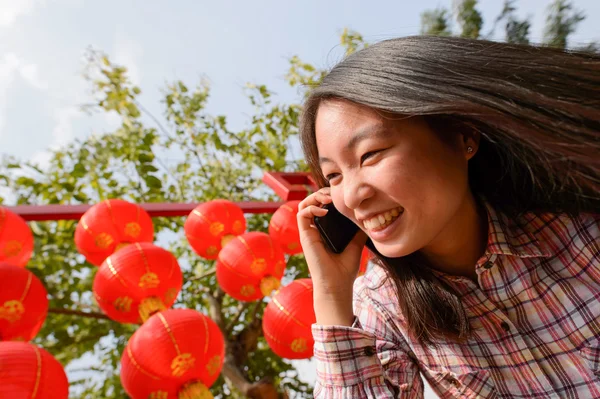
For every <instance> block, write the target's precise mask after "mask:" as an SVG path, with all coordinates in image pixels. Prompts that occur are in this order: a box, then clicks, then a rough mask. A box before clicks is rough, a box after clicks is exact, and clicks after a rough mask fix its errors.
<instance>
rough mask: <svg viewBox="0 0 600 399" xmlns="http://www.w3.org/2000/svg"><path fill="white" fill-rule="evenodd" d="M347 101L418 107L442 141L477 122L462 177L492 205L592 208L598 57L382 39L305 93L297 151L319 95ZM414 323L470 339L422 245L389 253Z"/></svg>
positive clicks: (309, 154) (599, 198) (312, 145)
mask: <svg viewBox="0 0 600 399" xmlns="http://www.w3.org/2000/svg"><path fill="white" fill-rule="evenodd" d="M330 99H344V100H347V101H351V102H354V103H357V104H361V105H364V106H367V107H370V108H373V109H376V110H379V111H384V112H386V113H392V114H397V115H399V116H417V115H418V116H422V117H424V119H425V120H426V121H427V122H428V123H429V124H430V126H431V127H432V128H433V129H434V131H436V132H437V133H438V134H439V135H440V136H441V137H442V138H444V137H446V138H447V137H449V135H452V134H456V133H457V132H460V131H478V132H479V133H480V134H481V142H480V146H479V149H478V152H477V154H476V155H475V156H474V157H473V158H472V159H471V160H470V161H469V185H470V188H471V191H472V192H473V193H474V194H476V195H477V194H480V195H482V196H483V197H484V198H485V199H486V200H487V201H488V202H489V203H490V204H491V205H492V206H493V207H494V208H496V209H498V210H499V211H501V212H503V213H505V214H507V215H509V216H511V217H518V215H520V214H523V213H525V212H528V211H538V212H555V213H561V212H565V213H569V214H571V215H574V214H578V213H581V212H600V56H599V55H598V54H592V53H578V52H572V51H564V50H559V49H554V48H549V47H535V46H527V45H518V44H508V43H496V42H490V41H484V40H472V39H465V38H456V37H435V36H412V37H404V38H399V39H393V40H386V41H383V42H380V43H377V44H375V45H372V46H369V47H367V48H365V49H363V50H361V51H358V52H356V53H354V54H352V55H350V56H349V57H347V58H346V59H345V60H344V61H342V62H341V63H339V64H338V65H337V66H335V67H334V68H333V69H332V70H331V71H330V72H329V74H328V75H327V76H326V77H325V78H324V80H323V82H322V83H321V84H320V85H319V86H318V87H316V88H313V89H312V90H311V92H310V93H309V96H308V98H307V99H306V102H305V105H304V110H303V114H302V118H301V122H300V139H301V142H302V148H303V151H304V155H305V158H306V160H307V162H308V164H309V166H310V167H311V170H312V172H313V174H314V176H315V179H316V180H317V182H318V183H319V184H320V185H321V186H325V185H327V183H326V179H325V177H324V176H323V174H322V173H321V168H320V165H319V162H318V159H319V156H318V148H317V144H316V139H315V118H316V115H317V110H318V108H319V105H320V104H321V102H322V101H327V100H330ZM378 258H379V264H380V265H381V266H383V267H384V268H385V270H386V272H387V274H388V276H389V277H390V278H392V279H393V280H394V281H395V283H396V287H397V290H398V301H399V304H400V308H401V311H402V313H403V316H404V317H405V318H406V320H407V325H408V326H409V329H410V332H411V333H412V334H413V335H414V337H416V338H417V339H419V340H420V341H421V342H422V343H424V344H432V343H434V341H437V340H444V339H450V340H455V341H462V340H464V339H466V338H468V336H469V334H470V328H469V323H468V318H467V316H466V313H465V311H464V308H463V306H462V304H461V301H460V298H459V297H458V295H457V294H456V293H455V292H454V291H453V290H452V288H451V287H449V286H448V285H446V284H444V283H443V282H442V281H441V280H439V279H437V278H436V277H435V276H434V275H433V274H432V273H431V272H429V270H428V267H426V265H427V263H426V261H425V260H424V259H423V258H422V257H420V256H419V254H418V253H415V254H412V255H409V256H406V257H402V258H394V259H391V258H385V257H383V256H381V255H380V254H379V256H378Z"/></svg>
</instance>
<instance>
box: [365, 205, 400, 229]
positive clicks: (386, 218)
mask: <svg viewBox="0 0 600 399" xmlns="http://www.w3.org/2000/svg"><path fill="white" fill-rule="evenodd" d="M403 211H404V210H403V209H402V208H395V209H392V210H391V211H387V212H385V213H382V214H379V215H377V216H375V217H373V218H371V219H368V220H365V221H363V225H364V226H365V228H366V229H367V230H374V229H378V228H380V227H381V226H387V225H388V224H390V222H392V221H393V220H395V219H396V217H397V216H398V215H400V213H402V212H403Z"/></svg>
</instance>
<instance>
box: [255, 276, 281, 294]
mask: <svg viewBox="0 0 600 399" xmlns="http://www.w3.org/2000/svg"><path fill="white" fill-rule="evenodd" d="M280 285H281V283H280V281H279V280H278V279H276V278H275V277H273V276H267V277H265V278H263V279H262V280H260V292H262V294H263V295H264V296H269V295H271V293H272V292H273V291H275V290H276V289H278V288H279V286H280Z"/></svg>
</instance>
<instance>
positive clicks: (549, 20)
mask: <svg viewBox="0 0 600 399" xmlns="http://www.w3.org/2000/svg"><path fill="white" fill-rule="evenodd" d="M584 19H585V15H584V14H583V12H582V11H577V10H575V9H574V8H573V4H572V3H571V2H569V1H567V0H554V2H553V3H552V4H550V6H549V7H548V15H547V16H546V28H545V30H544V42H545V43H546V44H547V45H549V46H552V47H559V48H566V47H567V38H568V37H569V35H570V34H571V33H573V32H575V30H576V28H577V25H578V24H579V23H580V22H581V21H583V20H584Z"/></svg>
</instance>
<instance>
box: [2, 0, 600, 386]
mask: <svg viewBox="0 0 600 399" xmlns="http://www.w3.org/2000/svg"><path fill="white" fill-rule="evenodd" d="M502 3H503V2H502V0H482V1H480V2H479V9H480V10H481V11H482V12H483V15H484V20H485V21H488V24H486V25H485V27H484V32H487V31H488V29H489V27H490V25H489V22H490V21H491V20H492V19H493V18H494V17H495V16H496V15H497V14H498V13H499V11H500V9H501V7H502ZM574 3H575V5H576V7H577V8H578V9H581V10H584V11H585V12H586V14H587V19H586V20H585V21H583V22H582V23H581V24H580V26H579V28H578V31H577V32H576V34H574V35H573V36H572V41H573V42H578V43H585V42H589V41H591V40H600V30H599V29H598V28H597V24H598V22H597V21H600V1H598V0H575V1H574ZM451 4H452V0H421V1H403V0H396V1H375V0H371V1H368V2H367V1H357V0H346V1H339V0H331V1H316V0H305V1H302V2H284V1H272V0H268V1H267V0H265V1H253V2H248V1H238V2H234V1H230V0H229V1H226V0H222V1H212V2H208V1H192V0H178V1H168V2H167V1H157V0H146V1H141V0H132V1H123V0H118V1H117V0H104V1H89V0H88V1H86V0H0V154H9V155H14V156H17V157H20V158H22V159H34V160H37V161H39V162H41V163H42V165H43V163H44V161H45V160H46V159H47V150H48V148H52V147H56V146H59V145H61V144H64V143H67V142H68V141H69V140H72V139H73V138H76V137H85V136H86V135H89V134H91V133H92V132H102V131H107V130H109V129H111V127H115V126H116V123H118V121H117V120H116V118H114V117H111V116H110V115H104V116H94V117H91V116H89V115H87V114H84V113H82V112H80V111H79V107H80V106H81V105H82V104H84V103H87V102H89V101H90V97H89V86H88V85H87V83H86V82H85V81H84V80H83V78H82V77H81V74H82V72H83V67H84V61H83V58H82V55H83V53H84V51H85V49H86V48H88V47H90V46H92V47H94V48H96V49H99V50H102V51H104V52H106V53H107V54H108V55H109V56H110V57H111V58H112V59H113V60H114V61H116V62H118V63H121V64H123V65H125V66H126V67H127V68H129V70H130V71H131V77H132V79H133V81H134V82H135V83H136V84H138V85H139V86H140V87H141V88H142V91H143V95H142V97H141V102H142V103H143V105H144V106H145V107H146V108H148V109H149V110H150V111H151V112H152V113H153V114H155V115H157V116H160V115H162V106H161V104H160V102H159V101H160V99H161V89H162V88H163V87H164V86H165V84H166V82H168V81H173V80H176V79H181V80H183V81H184V82H186V83H187V84H188V85H194V84H195V83H197V82H198V81H199V80H200V79H201V78H206V79H208V81H209V82H210V84H211V87H212V96H211V99H210V101H209V111H211V112H212V113H215V114H217V113H218V114H225V115H227V116H228V118H229V120H230V122H231V124H232V127H233V128H235V127H241V126H243V125H244V124H245V123H246V121H247V120H248V118H249V115H250V113H251V112H252V108H251V107H250V106H249V104H248V103H247V101H246V99H245V97H244V96H243V94H242V88H243V86H244V85H245V84H246V83H247V82H253V83H261V84H266V85H267V86H268V87H269V88H270V89H271V90H272V91H275V92H276V93H277V94H278V96H279V97H278V99H279V101H298V95H297V93H296V92H295V91H294V90H293V89H291V88H290V87H288V86H287V84H286V83H285V82H284V79H283V76H284V74H285V73H286V71H287V68H288V59H289V58H290V57H291V56H293V55H299V56H300V57H301V58H302V59H303V60H304V61H307V62H311V63H313V64H315V65H316V66H319V67H331V66H333V65H334V64H335V62H336V61H338V60H339V59H340V56H341V52H340V49H339V46H338V43H339V35H340V33H341V31H342V29H343V28H344V27H348V28H351V29H354V30H357V31H359V32H360V33H362V34H363V36H364V37H365V39H366V40H367V41H370V42H373V41H378V40H382V39H387V38H392V37H396V36H404V35H411V34H417V33H418V32H419V22H420V13H421V12H422V11H423V10H425V9H428V8H435V7H436V6H447V7H448V6H451ZM548 4H549V1H548V0H521V1H517V7H518V8H519V14H520V15H521V16H526V15H531V16H532V22H533V26H532V39H533V40H534V41H538V42H539V41H541V40H542V32H543V23H544V18H545V16H544V11H545V9H546V7H547V5H548ZM302 370H303V372H304V375H305V377H306V379H307V380H309V381H312V380H313V379H314V371H313V367H312V365H310V364H303V365H302Z"/></svg>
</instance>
